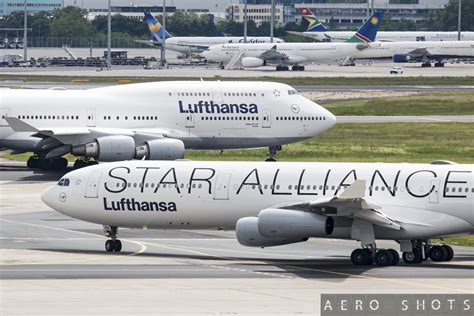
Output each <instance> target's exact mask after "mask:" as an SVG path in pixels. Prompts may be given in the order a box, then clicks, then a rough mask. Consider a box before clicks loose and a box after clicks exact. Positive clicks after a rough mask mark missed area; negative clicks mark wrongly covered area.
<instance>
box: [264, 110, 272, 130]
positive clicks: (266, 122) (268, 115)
mask: <svg viewBox="0 0 474 316" xmlns="http://www.w3.org/2000/svg"><path fill="white" fill-rule="evenodd" d="M262 127H263V128H270V127H272V122H271V113H270V111H263V114H262Z"/></svg>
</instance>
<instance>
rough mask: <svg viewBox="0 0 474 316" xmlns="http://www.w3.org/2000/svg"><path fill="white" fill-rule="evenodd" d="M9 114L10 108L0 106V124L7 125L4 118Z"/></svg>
mask: <svg viewBox="0 0 474 316" xmlns="http://www.w3.org/2000/svg"><path fill="white" fill-rule="evenodd" d="M9 115H10V109H6V108H2V109H0V126H8V123H7V121H6V120H5V118H6V117H7V116H9Z"/></svg>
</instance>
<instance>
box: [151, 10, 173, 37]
mask: <svg viewBox="0 0 474 316" xmlns="http://www.w3.org/2000/svg"><path fill="white" fill-rule="evenodd" d="M144 21H145V22H146V24H147V25H148V30H150V34H151V36H152V37H153V40H154V41H161V40H162V39H163V35H164V36H165V39H168V38H170V37H172V36H171V35H170V34H169V33H168V32H167V31H166V30H165V29H164V28H163V26H162V25H161V23H160V22H158V20H157V19H156V18H155V17H154V16H153V15H152V14H151V13H150V12H148V11H145V18H144ZM163 32H164V34H163Z"/></svg>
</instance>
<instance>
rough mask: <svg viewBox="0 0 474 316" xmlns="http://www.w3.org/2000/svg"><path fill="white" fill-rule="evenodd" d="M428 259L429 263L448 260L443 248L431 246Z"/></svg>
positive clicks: (446, 252)
mask: <svg viewBox="0 0 474 316" xmlns="http://www.w3.org/2000/svg"><path fill="white" fill-rule="evenodd" d="M428 257H430V259H431V261H434V262H441V261H446V259H447V258H448V251H447V250H446V248H444V247H443V246H433V247H431V248H430V250H429V251H428Z"/></svg>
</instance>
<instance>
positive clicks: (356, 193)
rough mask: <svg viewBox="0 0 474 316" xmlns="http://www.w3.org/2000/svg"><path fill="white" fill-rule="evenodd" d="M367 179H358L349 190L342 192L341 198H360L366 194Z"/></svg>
mask: <svg viewBox="0 0 474 316" xmlns="http://www.w3.org/2000/svg"><path fill="white" fill-rule="evenodd" d="M365 188H366V184H365V180H356V181H354V183H352V184H351V185H350V187H349V188H347V190H345V191H344V192H342V193H341V195H340V196H339V198H342V199H360V198H363V197H364V196H365Z"/></svg>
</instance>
